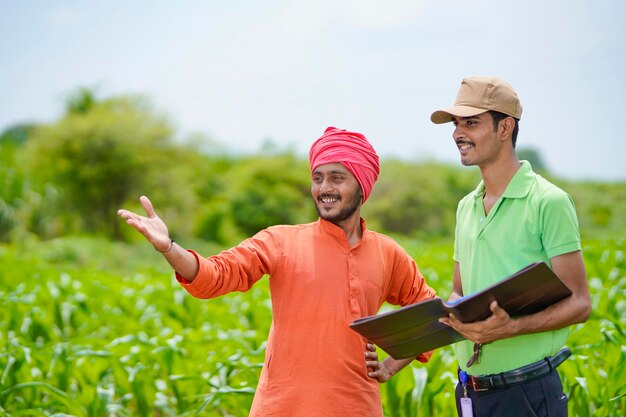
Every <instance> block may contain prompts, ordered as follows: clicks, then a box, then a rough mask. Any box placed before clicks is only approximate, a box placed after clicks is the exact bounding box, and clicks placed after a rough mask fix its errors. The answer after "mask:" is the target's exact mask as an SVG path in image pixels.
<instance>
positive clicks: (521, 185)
mask: <svg viewBox="0 0 626 417" xmlns="http://www.w3.org/2000/svg"><path fill="white" fill-rule="evenodd" d="M520 162H521V166H520V167H519V169H518V170H517V172H516V173H515V175H513V178H511V181H510V182H509V185H507V186H506V189H505V190H504V193H503V194H502V197H503V198H524V197H526V196H527V195H528V193H529V192H530V188H531V187H532V185H533V183H534V182H535V177H536V174H535V173H534V172H533V168H532V166H531V165H530V162H528V161H520ZM484 194H485V183H484V181H480V183H479V184H478V187H476V189H475V190H474V198H482V197H483V195H484Z"/></svg>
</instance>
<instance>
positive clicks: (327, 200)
mask: <svg viewBox="0 0 626 417" xmlns="http://www.w3.org/2000/svg"><path fill="white" fill-rule="evenodd" d="M335 201H337V199H336V198H330V197H325V198H322V203H334V202H335Z"/></svg>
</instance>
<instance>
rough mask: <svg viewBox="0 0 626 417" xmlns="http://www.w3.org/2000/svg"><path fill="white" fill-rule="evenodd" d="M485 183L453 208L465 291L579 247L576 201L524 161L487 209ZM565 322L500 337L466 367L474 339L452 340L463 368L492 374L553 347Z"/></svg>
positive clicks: (562, 336) (456, 253)
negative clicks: (559, 326) (558, 326)
mask: <svg viewBox="0 0 626 417" xmlns="http://www.w3.org/2000/svg"><path fill="white" fill-rule="evenodd" d="M484 193H485V186H484V183H483V182H481V183H480V184H479V185H478V187H477V188H476V189H475V190H474V191H473V192H471V193H470V194H468V195H467V196H465V197H464V198H463V199H462V200H461V201H460V202H459V205H458V208H457V216H456V217H457V218H456V220H457V224H456V230H455V241H454V260H455V261H457V262H458V263H459V266H460V270H461V281H462V285H463V294H464V295H469V294H472V293H474V292H476V291H478V290H481V289H483V288H485V287H487V286H489V285H492V284H494V283H496V282H498V281H500V280H501V279H503V278H505V277H507V276H508V275H510V274H512V273H514V272H517V271H519V270H520V269H522V268H523V267H525V266H526V265H528V264H530V263H533V262H537V261H544V262H546V263H547V264H548V265H551V264H550V258H553V257H555V256H559V255H562V254H565V253H569V252H574V251H578V250H580V249H581V246H580V234H579V231H578V220H577V218H576V210H575V208H574V203H573V201H572V199H571V198H570V196H569V195H567V194H566V193H565V192H564V191H563V190H561V189H560V188H558V187H557V186H555V185H554V184H552V183H550V182H549V181H547V180H546V179H544V178H542V177H541V176H540V175H537V174H535V173H534V172H533V170H532V167H531V166H530V163H528V161H522V164H521V166H520V168H519V170H518V171H517V173H516V174H515V176H513V178H512V179H511V182H510V183H509V185H508V186H507V188H506V190H505V191H504V194H503V195H502V197H501V198H500V199H499V200H498V201H497V202H496V204H495V205H494V206H493V208H492V209H491V211H490V212H489V215H487V216H486V215H485V210H484V207H483V195H484ZM568 334H569V328H563V329H560V330H557V331H550V332H544V333H536V334H528V335H522V336H517V337H513V338H509V339H504V340H498V341H496V342H492V343H489V344H486V345H484V346H483V347H482V353H481V356H480V363H474V364H473V365H472V366H471V367H470V368H467V367H466V365H465V364H466V363H467V361H468V360H469V358H470V357H471V356H472V349H473V346H474V344H473V343H472V342H470V341H462V342H459V343H457V344H456V345H454V349H455V353H456V356H457V359H458V361H459V365H460V366H461V368H462V369H464V370H466V371H467V373H468V374H471V375H488V374H495V373H500V372H504V371H509V370H511V369H515V368H519V367H520V366H524V365H527V364H529V363H532V362H535V361H538V360H540V359H542V358H544V357H546V356H549V355H552V354H554V353H556V352H557V351H558V350H559V349H560V348H561V347H562V346H563V345H564V344H565V340H566V339H567V336H568Z"/></svg>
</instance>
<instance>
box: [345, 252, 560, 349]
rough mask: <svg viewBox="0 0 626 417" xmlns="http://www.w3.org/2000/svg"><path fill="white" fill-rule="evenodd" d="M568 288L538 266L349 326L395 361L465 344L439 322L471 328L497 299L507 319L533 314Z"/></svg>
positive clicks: (361, 320) (488, 312) (364, 318)
mask: <svg viewBox="0 0 626 417" xmlns="http://www.w3.org/2000/svg"><path fill="white" fill-rule="evenodd" d="M571 294H572V292H571V291H570V289H569V288H567V286H566V285H565V284H564V283H563V281H561V280H560V279H559V277H557V276H556V275H555V274H554V272H552V270H551V269H550V268H549V267H548V266H547V265H546V264H545V263H544V262H536V263H533V264H530V265H528V266H527V267H525V268H523V269H521V270H520V271H518V272H516V273H514V274H512V275H510V276H508V277H506V278H505V279H503V280H501V281H499V282H497V283H495V284H493V285H491V286H489V287H487V288H484V289H482V290H480V291H478V292H475V293H473V294H469V295H467V296H465V297H463V298H461V299H459V300H456V301H455V302H452V303H447V302H445V301H443V300H442V299H441V298H438V297H437V298H432V299H430V300H426V301H422V302H420V303H416V304H412V305H408V306H404V307H401V308H398V309H396V310H393V311H390V312H386V313H382V314H378V315H374V316H369V317H363V318H360V319H357V320H355V321H354V322H353V323H352V324H350V327H351V328H352V329H354V330H355V331H357V332H358V333H360V334H361V335H362V336H363V337H364V338H365V339H367V340H369V341H370V342H372V343H375V344H376V345H377V346H379V347H380V348H381V349H382V350H384V351H385V352H387V353H388V354H389V355H390V356H391V357H393V358H394V359H405V358H413V357H416V356H417V355H419V354H420V353H424V352H428V351H430V350H433V349H437V348H439V347H442V346H447V345H449V344H452V343H455V342H458V341H461V340H463V336H461V335H460V334H459V333H457V332H456V331H455V330H453V329H452V328H450V327H448V326H446V325H445V324H442V323H439V321H438V319H439V318H440V317H446V316H448V314H449V313H453V314H454V315H455V316H456V317H457V318H458V319H459V320H461V321H463V322H465V323H470V322H474V321H479V320H484V319H486V318H487V317H489V316H490V315H491V310H490V309H489V305H490V304H491V302H492V301H494V300H496V301H497V302H498V305H499V306H500V307H501V308H503V309H504V310H506V312H507V313H508V314H509V315H510V316H521V315H528V314H533V313H536V312H538V311H541V310H543V309H545V308H546V307H548V306H550V305H551V304H554V303H556V302H558V301H561V300H563V299H564V298H566V297H568V296H569V295H571Z"/></svg>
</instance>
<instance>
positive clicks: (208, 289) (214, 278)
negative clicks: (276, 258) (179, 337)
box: [176, 230, 278, 298]
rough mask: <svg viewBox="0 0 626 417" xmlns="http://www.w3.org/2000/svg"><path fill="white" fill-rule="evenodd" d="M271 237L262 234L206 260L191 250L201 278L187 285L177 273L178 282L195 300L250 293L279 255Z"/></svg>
mask: <svg viewBox="0 0 626 417" xmlns="http://www.w3.org/2000/svg"><path fill="white" fill-rule="evenodd" d="M275 245H276V241H275V239H273V236H272V233H271V232H269V231H268V230H263V231H261V232H259V233H257V234H256V235H255V236H254V237H251V238H249V239H246V240H244V241H243V242H242V243H241V244H239V245H237V246H235V247H233V248H231V249H228V250H225V251H223V252H220V253H219V254H217V255H214V256H210V257H208V258H204V257H201V256H199V255H198V254H197V253H196V252H194V251H192V250H189V252H191V253H192V254H193V255H194V256H195V257H196V259H197V260H198V274H197V275H196V277H195V278H194V280H193V281H187V280H186V279H185V278H183V277H182V276H180V275H179V274H178V273H176V280H177V281H178V282H179V283H180V284H181V285H182V286H183V288H185V290H187V292H189V294H191V295H192V296H194V297H196V298H215V297H219V296H220V295H224V294H228V293H231V292H233V291H241V292H244V291H248V290H249V289H250V288H252V286H253V285H254V284H255V283H256V282H257V281H258V280H260V279H261V278H262V277H263V275H265V274H269V273H270V270H271V265H272V264H273V257H272V254H274V253H277V252H278V251H277V250H276V247H275Z"/></svg>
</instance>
